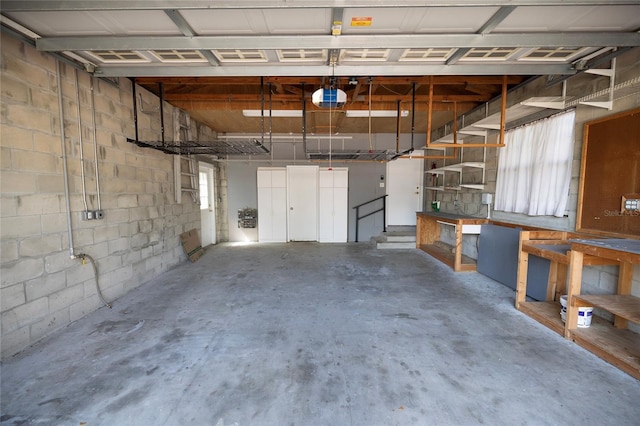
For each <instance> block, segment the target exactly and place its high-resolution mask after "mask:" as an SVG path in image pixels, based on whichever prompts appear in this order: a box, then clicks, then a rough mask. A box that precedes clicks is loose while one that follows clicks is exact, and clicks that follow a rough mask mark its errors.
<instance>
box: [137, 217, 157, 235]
mask: <svg viewBox="0 0 640 426" xmlns="http://www.w3.org/2000/svg"><path fill="white" fill-rule="evenodd" d="M153 227H154V224H153V222H152V221H150V220H141V221H139V222H138V231H139V232H141V233H143V234H148V233H149V232H151V230H152V229H153Z"/></svg>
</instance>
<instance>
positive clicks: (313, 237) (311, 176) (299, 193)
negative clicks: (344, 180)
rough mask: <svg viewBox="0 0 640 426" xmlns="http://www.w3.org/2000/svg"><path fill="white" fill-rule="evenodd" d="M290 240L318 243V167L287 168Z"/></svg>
mask: <svg viewBox="0 0 640 426" xmlns="http://www.w3.org/2000/svg"><path fill="white" fill-rule="evenodd" d="M287 194H288V198H287V200H288V207H289V210H288V211H287V212H288V217H287V219H288V221H287V224H288V230H289V232H288V240H289V241H318V166H287Z"/></svg>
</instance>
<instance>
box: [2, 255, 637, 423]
mask: <svg viewBox="0 0 640 426" xmlns="http://www.w3.org/2000/svg"><path fill="white" fill-rule="evenodd" d="M513 298H514V293H513V291H512V290H510V289H508V288H506V287H504V286H502V285H500V284H498V283H496V282H494V281H492V280H490V279H488V278H486V277H484V276H482V275H480V274H477V273H458V274H455V273H453V272H452V271H451V270H450V269H448V268H447V267H445V266H444V265H442V264H441V263H439V262H438V261H436V260H434V259H433V258H430V257H429V256H428V255H426V254H424V253H422V252H419V251H417V250H394V251H388V250H387V251H376V250H375V249H372V248H371V246H369V245H368V244H340V245H330V244H326V245H321V244H314V243H292V244H286V245H285V244H274V245H252V246H245V247H238V246H231V245H218V246H215V247H212V248H210V249H209V250H208V251H207V253H206V255H205V256H204V257H203V258H202V259H200V260H199V261H198V262H197V263H194V264H191V263H185V264H182V265H180V266H179V267H177V268H175V269H173V270H171V271H169V272H167V273H166V274H164V275H163V276H162V277H160V278H158V279H155V280H153V281H152V282H150V283H148V284H145V285H144V286H141V287H139V288H138V289H136V290H135V291H133V292H131V293H129V294H128V295H126V296H125V297H122V298H121V299H119V300H117V301H116V302H115V303H114V308H113V309H112V310H109V309H106V308H103V309H100V310H98V311H97V312H94V313H93V314H91V315H89V316H88V317H87V318H85V319H83V320H81V321H78V322H76V323H74V324H72V325H70V326H69V327H67V328H66V329H64V330H62V331H61V332H59V333H56V334H55V335H53V336H50V338H47V339H46V340H44V341H42V342H41V343H40V344H38V345H36V346H34V347H32V348H30V349H28V350H26V351H24V352H23V353H22V354H20V355H18V356H16V357H14V358H11V359H9V360H6V361H5V362H4V363H3V364H2V395H1V397H2V400H1V403H2V417H1V419H0V420H1V421H0V423H1V424H2V425H22V424H26V425H31V424H38V425H40V424H46V425H81V424H83V423H84V422H86V425H87V426H95V425H185V424H189V425H211V426H223V425H224V426H229V425H241V426H244V425H412V424H416V425H474V424H491V425H515V424H520V425H541V424H542V425H546V424H549V425H552V424H557V425H577V424H602V425H614V424H615V425H618V426H619V425H637V424H638V419H639V418H640V381H637V380H635V379H633V378H632V377H631V376H628V375H627V374H625V373H623V372H621V371H620V370H618V369H617V368H615V367H613V366H611V365H609V364H607V363H606V362H604V361H602V360H600V359H599V358H597V357H596V356H594V355H592V354H590V353H589V352H587V351H585V350H583V349H581V348H580V347H578V346H577V345H575V344H573V343H571V342H568V341H566V340H564V339H563V338H561V337H560V336H559V335H557V334H555V333H553V332H551V331H550V330H548V329H546V328H545V327H543V326H541V325H539V324H538V323H536V322H535V321H533V320H531V319H529V318H528V317H526V316H524V315H523V314H521V313H519V312H517V311H516V310H515V309H514V308H513Z"/></svg>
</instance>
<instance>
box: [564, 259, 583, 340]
mask: <svg viewBox="0 0 640 426" xmlns="http://www.w3.org/2000/svg"><path fill="white" fill-rule="evenodd" d="M583 260H584V253H582V252H581V251H577V250H571V254H570V255H569V291H568V292H567V294H568V298H567V299H568V300H567V321H566V323H565V325H564V337H566V338H567V339H569V338H571V331H572V330H575V329H576V328H577V327H578V306H575V303H574V301H573V297H574V295H576V294H580V291H581V290H582V262H583Z"/></svg>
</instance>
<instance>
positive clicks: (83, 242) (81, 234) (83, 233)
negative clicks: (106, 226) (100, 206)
mask: <svg viewBox="0 0 640 426" xmlns="http://www.w3.org/2000/svg"><path fill="white" fill-rule="evenodd" d="M93 223H95V222H93ZM93 243H94V240H93V229H76V230H74V231H73V244H74V245H75V246H76V248H81V247H85V246H88V245H92V244H93Z"/></svg>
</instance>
